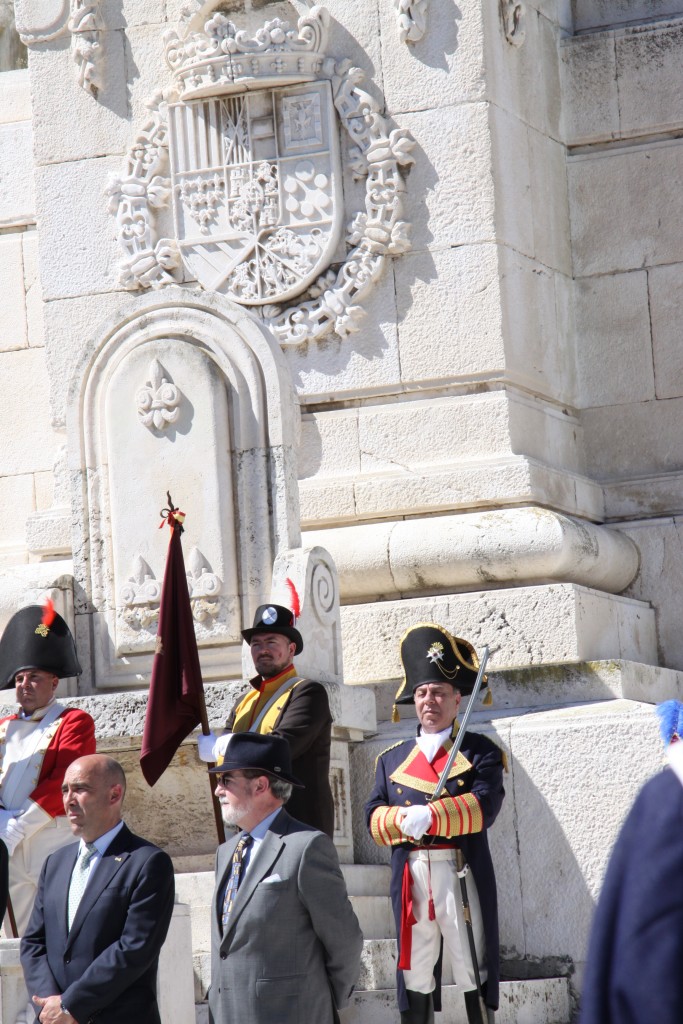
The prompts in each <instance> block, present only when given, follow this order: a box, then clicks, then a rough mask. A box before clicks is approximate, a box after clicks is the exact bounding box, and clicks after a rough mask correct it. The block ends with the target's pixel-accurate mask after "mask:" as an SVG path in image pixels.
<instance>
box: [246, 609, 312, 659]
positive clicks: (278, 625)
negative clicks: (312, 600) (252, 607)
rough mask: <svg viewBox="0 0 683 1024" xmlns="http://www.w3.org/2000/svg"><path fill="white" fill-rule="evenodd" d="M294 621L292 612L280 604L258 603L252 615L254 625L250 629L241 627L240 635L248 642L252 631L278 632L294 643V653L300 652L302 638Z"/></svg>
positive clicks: (302, 643) (252, 634)
mask: <svg viewBox="0 0 683 1024" xmlns="http://www.w3.org/2000/svg"><path fill="white" fill-rule="evenodd" d="M295 621H296V619H295V618H294V612H293V611H291V609H289V608H285V606H284V605H282V604H260V605H259V606H258V608H257V609H256V615H254V625H253V626H252V627H251V629H243V630H242V636H243V637H244V639H245V640H246V641H247V643H248V644H250V643H251V640H252V637H253V636H254V633H279V634H280V636H286V637H287V639H288V640H291V641H292V643H293V644H296V651H295V652H294V653H295V654H301V652H302V651H303V649H304V640H303V637H302V636H301V633H300V632H299V630H298V629H297V628H296V626H295V625H294V623H295Z"/></svg>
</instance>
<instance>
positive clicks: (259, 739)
mask: <svg viewBox="0 0 683 1024" xmlns="http://www.w3.org/2000/svg"><path fill="white" fill-rule="evenodd" d="M247 768H252V769H254V770H255V771H259V772H263V774H264V775H272V776H273V777H274V778H276V779H282V781H283V782H289V783H290V785H292V786H296V787H297V789H304V788H305V786H304V784H303V782H300V781H299V779H297V777H296V776H295V775H292V758H291V755H290V753H289V743H288V742H287V740H286V739H285V738H284V736H273V734H272V733H266V734H265V735H261V733H258V732H235V733H233V734H232V736H231V737H230V742H229V743H228V746H227V749H226V750H225V753H223V754H219V755H218V759H217V761H216V767H215V768H209V771H210V772H214V773H217V772H237V771H244V770H245V769H247Z"/></svg>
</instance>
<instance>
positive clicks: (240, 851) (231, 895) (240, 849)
mask: <svg viewBox="0 0 683 1024" xmlns="http://www.w3.org/2000/svg"><path fill="white" fill-rule="evenodd" d="M253 841H254V837H253V836H250V835H249V833H248V832H245V834H244V835H243V836H242V837H241V839H240V840H239V842H238V843H237V846H236V847H235V852H234V853H233V855H232V867H231V869H230V878H229V879H228V884H227V886H226V887H225V898H224V899H223V917H222V918H221V920H222V922H223V934H225V931H226V928H227V926H228V918H229V917H230V911H231V910H232V905H233V903H234V902H235V896H236V894H237V890H238V889H239V887H240V881H241V875H242V864H243V863H244V855H245V852H246V851H247V849H248V848H249V846H250V845H251V844H252V843H253Z"/></svg>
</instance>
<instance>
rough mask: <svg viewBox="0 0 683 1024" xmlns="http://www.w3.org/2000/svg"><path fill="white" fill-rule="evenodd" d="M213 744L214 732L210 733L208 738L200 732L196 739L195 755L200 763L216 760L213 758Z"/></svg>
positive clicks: (214, 739) (214, 740)
mask: <svg viewBox="0 0 683 1024" xmlns="http://www.w3.org/2000/svg"><path fill="white" fill-rule="evenodd" d="M215 742H216V734H215V733H214V732H210V733H209V735H208V736H205V735H204V733H203V732H200V734H199V736H198V737H197V753H198V754H199V756H200V758H201V760H202V761H215V760H216V758H215V757H214V756H213V745H214V743H215Z"/></svg>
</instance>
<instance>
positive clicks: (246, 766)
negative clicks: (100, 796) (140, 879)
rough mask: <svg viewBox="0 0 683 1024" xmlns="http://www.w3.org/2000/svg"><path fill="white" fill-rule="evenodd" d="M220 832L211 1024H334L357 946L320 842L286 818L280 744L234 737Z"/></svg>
mask: <svg viewBox="0 0 683 1024" xmlns="http://www.w3.org/2000/svg"><path fill="white" fill-rule="evenodd" d="M210 770H211V771H212V772H214V773H215V775H216V782H217V785H216V796H217V797H218V799H219V801H220V803H221V808H222V814H223V820H224V822H225V823H226V825H230V826H233V827H237V828H239V829H240V831H239V833H238V834H237V835H235V836H234V837H233V838H232V839H230V840H229V841H228V842H227V843H224V844H223V845H222V846H220V847H219V848H218V853H217V856H216V888H215V892H214V898H213V902H212V906H211V988H210V990H209V1020H210V1022H211V1024H234V1022H235V1021H240V1024H274V1022H275V1021H277V1024H311V1022H315V1024H337V1022H338V1020H339V1016H338V1011H339V1010H340V1009H342V1008H343V1007H344V1006H346V1005H347V1003H348V1001H349V999H350V997H351V993H352V992H353V987H354V985H355V983H356V980H357V978H358V973H359V970H360V954H361V950H362V948H363V936H362V934H361V930H360V927H359V925H358V921H357V920H356V916H355V914H354V912H353V910H352V908H351V903H350V901H349V898H348V895H347V892H346V885H345V883H344V877H343V875H342V873H341V869H340V867H339V860H338V858H337V852H336V850H335V848H334V845H333V843H332V841H331V839H329V837H328V836H326V835H324V834H323V833H321V832H319V831H317V830H316V829H312V828H310V827H309V826H307V825H304V824H302V823H301V822H300V821H296V820H295V819H294V818H292V817H291V816H290V815H289V814H288V813H287V811H285V810H284V808H283V804H285V803H287V802H288V800H289V797H290V794H291V791H292V788H296V789H300V788H302V783H301V782H300V781H299V779H297V778H296V776H295V775H294V774H293V772H292V767H291V759H290V754H289V747H288V745H287V741H286V740H284V739H282V737H280V736H276V735H274V734H273V733H269V734H267V735H260V734H259V733H250V732H242V733H236V734H235V735H234V736H233V738H232V740H231V742H230V743H229V744H228V747H227V750H226V751H225V752H224V753H219V754H218V763H217V764H216V766H215V767H214V768H212V769H210Z"/></svg>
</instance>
